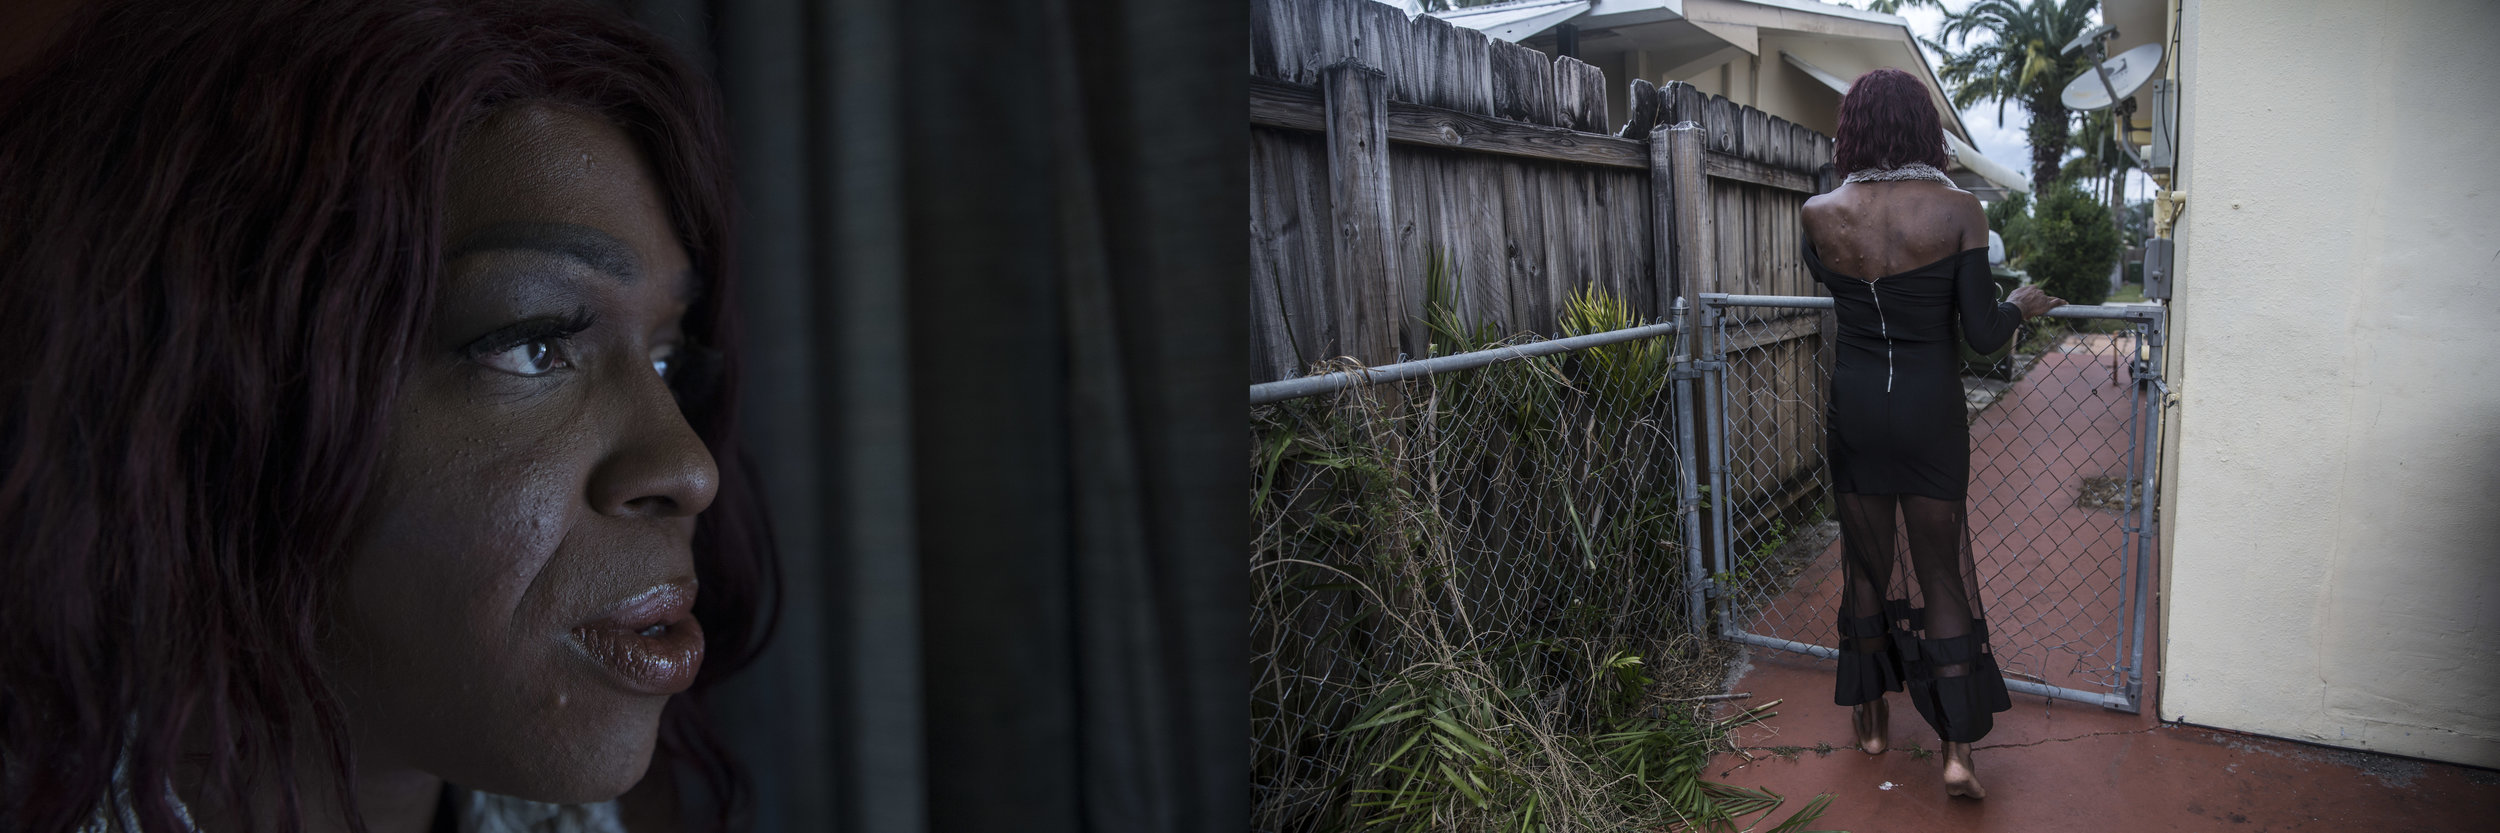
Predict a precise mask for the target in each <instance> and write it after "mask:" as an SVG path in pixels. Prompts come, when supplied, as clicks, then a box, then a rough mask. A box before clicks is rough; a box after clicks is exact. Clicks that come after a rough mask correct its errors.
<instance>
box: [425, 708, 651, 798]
mask: <svg viewBox="0 0 2500 833" xmlns="http://www.w3.org/2000/svg"><path fill="white" fill-rule="evenodd" d="M653 699H654V701H655V702H654V704H653V705H652V706H651V707H650V708H649V710H648V713H647V714H639V713H638V714H634V715H632V717H631V718H630V719H620V720H616V721H614V722H612V723H607V725H600V726H578V725H577V726H570V727H552V726H551V727H547V728H546V735H550V736H552V737H545V738H544V740H545V741H550V742H539V743H523V744H516V745H515V746H516V747H517V748H514V749H512V750H511V753H512V754H511V755H510V756H509V757H506V758H505V759H504V761H503V762H502V763H500V764H499V765H497V766H493V767H490V768H485V770H484V771H479V772H474V773H466V774H468V775H470V776H471V777H469V778H461V777H457V775H458V774H446V777H445V779H444V780H447V781H450V782H452V783H455V784H458V785H460V786H462V787H465V788H468V789H471V790H477V791H481V792H489V793H494V794H497V795H505V796H511V797H513V798H520V799H527V800H530V801H542V802H546V803H549V804H588V803H592V802H599V801H608V800H612V799H614V798H616V797H617V796H621V795H624V794H625V792H626V791H627V790H631V789H633V787H634V785H635V784H638V783H641V781H642V776H643V773H644V772H646V771H648V770H649V769H650V767H651V758H652V750H653V749H654V748H655V747H656V746H657V745H658V741H659V728H660V706H659V703H660V702H664V700H663V699H662V698H653ZM620 717H621V716H620Z"/></svg>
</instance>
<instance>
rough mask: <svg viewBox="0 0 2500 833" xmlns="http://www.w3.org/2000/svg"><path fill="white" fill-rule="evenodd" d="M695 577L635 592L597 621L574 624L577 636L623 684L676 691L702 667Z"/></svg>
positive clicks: (637, 688)
mask: <svg viewBox="0 0 2500 833" xmlns="http://www.w3.org/2000/svg"><path fill="white" fill-rule="evenodd" d="M694 595H695V585H694V582H693V581H692V580H686V581H682V582H672V583H669V584H662V585H658V586H656V587H652V588H650V589H648V590H644V591H642V592H641V593H638V594H635V595H634V596H633V597H632V598H630V599H627V600H625V601H624V602H622V603H620V604H618V605H617V606H616V608H615V610H613V611H611V612H610V613H608V615H606V616H605V617H602V618H601V619H600V620H599V621H596V622H592V623H590V624H587V625H583V626H581V627H578V628H574V629H573V642H574V644H577V645H580V646H581V648H582V651H583V653H585V654H588V655H589V656H590V658H591V659H592V660H595V661H597V662H598V663H599V664H600V665H602V666H606V667H607V669H608V670H609V671H610V672H613V673H614V674H615V675H616V677H617V679H618V680H620V681H622V682H623V683H624V684H625V687H626V688H628V689H631V690H633V691H636V692H640V693H643V694H658V695H667V694H676V693H678V692H681V691H685V690H686V688H687V687H689V686H692V685H694V675H695V672H697V671H700V670H702V668H703V625H702V624H701V623H699V622H696V621H695V619H694Z"/></svg>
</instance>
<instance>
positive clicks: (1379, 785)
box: [1250, 259, 1829, 831]
mask: <svg viewBox="0 0 2500 833" xmlns="http://www.w3.org/2000/svg"><path fill="white" fill-rule="evenodd" d="M1428 278H1429V280H1428V281H1427V285H1428V286H1430V287H1431V288H1432V299H1431V304H1430V306H1429V307H1428V314H1427V320H1428V322H1429V323H1430V325H1431V327H1432V330H1433V342H1434V345H1435V347H1434V351H1435V352H1436V353H1451V352H1463V351H1466V350H1471V349H1480V348H1482V347H1484V346H1486V345H1487V343H1488V342H1490V341H1493V340H1494V339H1496V338H1497V333H1498V330H1497V329H1496V328H1494V327H1492V326H1490V325H1486V324H1479V323H1474V322H1467V321H1465V320H1463V318H1462V317H1461V316H1459V315H1457V314H1456V313H1455V312H1454V308H1455V304H1454V302H1453V301H1452V298H1453V297H1454V296H1455V294H1456V289H1457V286H1458V284H1457V276H1456V275H1455V274H1454V273H1453V272H1452V271H1451V270H1450V269H1449V268H1448V266H1447V262H1446V260H1441V259H1436V261H1435V263H1434V265H1433V268H1432V269H1431V271H1430V272H1429V273H1428ZM1637 323H1639V322H1638V321H1636V320H1634V318H1633V316H1632V313H1631V311H1630V309H1629V307H1628V305H1625V304H1622V303H1620V302H1619V301H1617V300H1616V299H1612V298H1609V297H1607V296H1606V295H1604V294H1603V293H1600V292H1596V291H1594V290H1591V291H1584V292H1582V293H1579V294H1578V295H1575V296H1574V297H1573V298H1572V299H1571V302H1570V303H1569V304H1568V310H1567V312H1566V315H1565V320H1564V327H1565V330H1566V332H1571V333H1574V334H1578V333H1584V332H1603V331H1606V330H1613V329H1620V328H1623V327H1629V326H1633V325H1635V324H1637ZM1671 350H1672V345H1670V344H1668V343H1666V341H1665V340H1664V339H1651V340H1645V341H1640V342H1631V343H1624V344H1617V345H1610V346H1607V347H1601V348H1596V349H1593V350H1588V351H1582V352H1579V353H1575V354H1567V355H1562V356H1552V357H1545V358H1539V359H1530V360H1523V361H1515V362H1508V363H1504V364H1499V365H1495V366H1492V367H1487V368H1483V369H1480V370H1475V371H1469V372H1464V373H1459V374H1450V375H1445V376H1442V377H1437V378H1433V379H1429V380H1419V381H1415V382H1409V383H1402V384H1397V385H1383V386H1379V387H1374V388H1364V389H1357V390H1353V391H1348V392H1345V393H1343V394H1340V395H1338V396H1335V397H1331V398H1326V399H1305V400H1296V401H1290V402H1285V403H1280V404H1278V405H1273V406H1266V407H1261V408H1257V409H1254V410H1253V411H1252V413H1251V423H1252V436H1253V439H1254V442H1253V453H1252V457H1251V460H1250V464H1251V467H1252V474H1253V488H1252V493H1251V507H1250V508H1251V512H1252V515H1253V518H1254V521H1255V530H1256V533H1257V539H1256V541H1255V542H1254V546H1253V559H1254V561H1253V564H1252V567H1251V569H1252V571H1253V572H1252V575H1253V580H1254V581H1253V587H1254V593H1255V598H1254V600H1253V601H1254V605H1255V618H1254V620H1253V628H1252V630H1253V638H1254V640H1255V641H1256V642H1255V645H1256V647H1257V649H1258V650H1259V652H1260V654H1261V656H1260V657H1259V660H1260V663H1261V667H1260V668H1259V678H1258V683H1257V688H1256V691H1255V692H1254V695H1255V696H1254V700H1253V703H1254V705H1253V736H1254V739H1255V740H1256V741H1257V742H1258V743H1257V746H1256V750H1257V751H1256V755H1255V758H1254V761H1253V765H1254V777H1255V778H1256V784H1255V793H1254V795H1255V801H1256V807H1255V811H1254V812H1255V817H1254V824H1253V826H1254V828H1255V829H1259V830H1270V831H1288V830H1291V831H1357V830H1365V831H1368V830H1380V831H1445V830H1447V831H1495V830H1500V831H1545V830H1626V829H1632V830H1668V829H1693V830H1731V831H1732V830H1737V829H1740V827H1742V829H1748V830H1754V829H1764V830H1775V831H1796V830H1798V829H1799V828H1802V827H1804V826H1805V825H1807V824H1809V823H1811V822H1812V820H1813V819H1814V818H1816V817H1818V816H1819V815H1820V814H1821V813H1822V811H1823V808H1824V807H1825V806H1826V804H1827V803H1828V801H1829V798H1828V797H1817V798H1816V799H1815V800H1813V801H1810V802H1808V803H1807V804H1806V805H1805V806H1803V807H1802V808H1799V809H1797V810H1796V811H1795V812H1793V813H1790V814H1789V815H1788V817H1787V818H1785V819H1781V820H1778V821H1777V822H1774V821H1773V820H1772V818H1771V816H1773V815H1774V811H1775V810H1777V809H1778V808H1779V807H1781V806H1782V804H1783V803H1784V801H1783V799H1782V798H1781V797H1780V796H1778V795H1776V794H1772V793H1769V792H1764V791H1755V790H1746V789H1741V788H1737V787H1733V786H1728V785H1723V784H1714V783H1710V782H1706V781H1704V780H1703V779H1702V778H1701V773H1702V768H1703V767H1704V766H1705V765H1706V763H1707V761H1708V759H1709V757H1710V755H1711V753H1712V752H1713V750H1715V749H1719V748H1723V747H1724V746H1725V744H1726V740H1725V738H1726V735H1727V732H1728V731H1729V730H1730V729H1731V728H1733V727H1735V726H1738V725H1742V724H1744V723H1748V722H1752V721H1755V720H1760V719H1763V718H1765V717H1768V716H1769V715H1770V714H1771V713H1770V712H1769V711H1767V709H1768V707H1769V706H1768V705H1766V706H1763V707H1757V708H1756V709H1754V710H1751V711H1747V712H1741V713H1738V714H1737V715H1735V716H1733V717H1730V718H1726V719H1712V718H1710V717H1707V716H1706V715H1705V712H1704V710H1703V708H1702V706H1701V705H1700V704H1699V703H1698V702H1695V701H1693V700H1691V699H1690V697H1691V696H1692V695H1697V694H1701V693H1706V692H1710V691H1715V690H1716V689H1717V687H1718V685H1719V683H1720V681H1721V675H1722V674H1723V673H1724V660H1725V655H1726V649H1725V648H1724V647H1723V646H1721V645H1720V644H1719V643H1717V642H1715V641H1713V640H1709V639H1707V638H1705V637H1703V636H1701V635H1699V634H1698V632H1697V631H1698V629H1697V628H1696V627H1695V626H1694V624H1693V623H1691V622H1688V621H1685V615H1686V614H1685V612H1684V598H1685V597H1684V593H1685V586H1684V584H1685V582H1684V577H1683V570H1684V566H1683V563H1684V558H1683V550H1682V544H1681V542H1682V537H1681V536H1682V527H1681V525H1680V518H1681V516H1680V514H1679V508H1678V506H1677V502H1676V500H1675V497H1676V496H1675V494H1674V483H1675V480H1676V478H1675V476H1674V474H1675V472H1676V470H1677V469H1676V465H1675V456H1674V455H1675V453H1676V448H1675V447H1674V443H1673V442H1672V441H1671V438H1672V436H1673V423H1672V421H1671V418H1670V417H1671V414H1672V411H1671V409H1670V402H1669V400H1668V398H1667V385H1666V381H1667V370H1668V360H1669V356H1670V355H1671ZM1678 698H1681V699H1678ZM1771 705H1775V704H1771ZM1748 818H1753V821H1752V824H1751V826H1744V825H1745V824H1746V819H1748Z"/></svg>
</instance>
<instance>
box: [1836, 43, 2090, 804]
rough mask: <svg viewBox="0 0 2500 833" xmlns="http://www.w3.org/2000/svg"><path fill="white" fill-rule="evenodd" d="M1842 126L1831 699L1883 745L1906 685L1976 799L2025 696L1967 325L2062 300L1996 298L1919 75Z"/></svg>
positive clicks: (1889, 80) (1852, 91) (1983, 244)
mask: <svg viewBox="0 0 2500 833" xmlns="http://www.w3.org/2000/svg"><path fill="white" fill-rule="evenodd" d="M1839 133H1840V135H1839V139H1838V141H1837V142H1836V143H1835V145H1834V152H1833V165H1834V167H1836V168H1837V169H1838V172H1839V173H1840V174H1842V175H1843V176H1844V177H1845V179H1846V181H1845V182H1844V184H1842V185H1841V186H1840V188H1838V189H1836V190H1834V191H1832V192H1831V193H1828V194H1824V195H1821V196H1818V197H1815V198H1813V199H1810V200H1807V201H1806V205H1805V211H1804V215H1805V216H1804V220H1805V227H1806V250H1805V262H1806V267H1807V269H1809V270H1810V271H1812V272H1813V273H1814V276H1815V279H1816V280H1820V281H1822V282H1823V284H1824V285H1825V286H1826V287H1829V288H1830V290H1831V293H1832V298H1833V301H1834V303H1835V305H1836V307H1837V308H1838V314H1839V317H1840V342H1839V346H1838V349H1837V350H1836V356H1837V360H1836V362H1835V367H1834V368H1833V370H1832V386H1831V402H1830V405H1829V415H1828V419H1827V420H1826V425H1827V426H1828V430H1829V432H1830V435H1829V438H1828V444H1829V449H1830V452H1829V453H1830V458H1831V467H1832V491H1833V492H1834V493H1835V494H1836V497H1837V502H1838V504H1839V510H1840V524H1841V548H1842V551H1843V557H1842V563H1843V572H1844V576H1845V578H1846V581H1845V583H1844V584H1843V586H1842V588H1841V598H1840V623H1839V624H1840V637H1841V646H1840V670H1839V675H1838V679H1837V685H1836V686H1835V688H1834V693H1833V702H1834V703H1836V704H1838V705H1843V706H1851V707H1854V710H1853V712H1852V719H1853V720H1852V722H1853V725H1854V726H1855V727H1856V731H1857V737H1858V744H1859V747H1860V748H1862V749H1864V750H1866V752H1867V753H1868V754H1881V753H1882V752H1883V751H1884V748H1885V739H1884V733H1885V724H1886V721H1887V718H1888V710H1887V708H1886V706H1885V704H1884V693H1885V692H1888V691H1904V690H1906V691H1907V692H1908V693H1909V696H1910V704H1911V705H1912V706H1915V707H1917V709H1918V713H1919V716H1920V717H1923V718H1925V719H1926V720H1927V724H1928V725H1929V726H1933V727H1935V729H1936V734H1937V735H1938V736H1939V737H1940V738H1942V739H1943V741H1944V752H1945V770H1944V780H1945V792H1947V793H1948V794H1951V795H1958V796H1967V797H1969V798H1980V797H1982V796H1984V795H1985V791H1984V790H1982V789H1981V788H1980V785H1979V778H1978V773H1977V771H1976V770H1975V769H1974V768H1973V766H1972V763H1971V744H1972V743H1973V742H1975V741H1977V740H1979V739H1980V738H1982V737H1985V736H1986V735H1987V734H1988V729H1989V728H1990V726H1991V725H1992V724H1993V723H1994V718H1993V717H1992V716H1993V715H1994V714H1995V713H1996V712H2001V711H2005V710H2006V709H2009V708H2012V707H2013V706H2012V702H2011V701H2010V700H2008V699H2007V697H2006V692H2005V679H2004V678H2003V677H2002V676H2000V675H1999V673H1998V671H1997V664H1996V660H1995V658H1994V657H1992V656H1991V655H1990V654H1989V652H1988V623H1987V618H1986V614H1985V613H1984V612H1983V611H1982V609H1981V607H1980V602H1979V580H1978V577H1977V575H1976V574H1974V573H1973V571H1972V569H1971V548H1970V530H1969V528H1968V526H1967V525H1966V522H1965V516H1966V515H1967V512H1966V504H1965V500H1964V494H1965V492H1966V490H1967V487H1968V485H1969V482H1970V428H1969V426H1968V424H1967V423H1966V422H1965V417H1964V412H1963V402H1962V383H1961V373H1960V366H1961V357H1960V355H1959V353H1958V351H1957V350H1956V349H1955V347H1954V344H1953V339H1954V338H1956V337H1957V336H1956V334H1955V332H1954V329H1955V327H1954V325H1955V323H1956V322H1957V318H1958V322H1959V324H1960V325H1961V326H1960V329H1961V333H1960V336H1959V337H1961V338H1963V339H1964V340H1965V341H1966V342H1967V343H1969V344H1970V346H1971V347H1972V349H1975V350H1980V351H1983V352H1985V351H1991V350H1994V349H1996V348H1997V347H1999V346H2001V345H2003V344H2004V343H2005V341H2006V339H2008V338H2011V337H2013V334H2014V330H2015V327H2016V325H2018V324H2020V323H2021V322H2022V321H2023V320H2024V319H2026V318H2031V317H2034V316H2038V315H2041V314H2043V313H2046V312H2048V311H2049V310H2050V309H2052V308H2055V307H2057V306H2058V305H2060V304H2063V303H2065V302H2064V301H2062V300H2060V299H2057V298H2052V297H2049V296H2048V295H2047V294H2046V293H2043V292H2041V291H2040V290H2038V289H2036V288H2033V287H2028V286H2026V287H2023V288H2021V289H2018V290H2016V291H2015V292H2014V295H2013V298H2012V300H2010V301H2006V302H2001V303H2000V302H1998V301H1997V300H1996V295H1995V291H1994V288H1993V284H1992V283H1991V282H1990V281H1989V278H1988V219H1987V216H1986V215H1985V214H1983V213H1982V212H1981V211H1980V206H1979V199H1978V198H1977V197H1975V196H1972V195H1971V193H1970V192H1968V191H1964V190H1962V189H1959V188H1955V187H1953V183H1952V181H1951V180H1950V179H1947V178H1946V177H1945V175H1944V172H1943V171H1941V170H1939V168H1941V167H1942V166H1943V165H1944V164H1945V155H1944V130H1943V128H1942V127H1941V125H1940V123H1939V122H1938V120H1937V117H1936V108H1935V105H1934V104H1933V103H1931V102H1930V101H1929V97H1928V93H1927V88H1926V87H1925V86H1924V85H1922V84H1920V83H1919V82H1918V80H1917V79H1915V78H1912V77H1911V76H1910V75H1909V74H1908V73H1904V72H1902V71H1900V70H1896V69H1879V70H1875V71H1873V72H1869V73H1867V74H1865V75H1862V76H1859V77H1858V79H1857V81H1856V82H1854V83H1853V84H1851V85H1850V88H1849V92H1848V94H1847V95H1845V96H1843V97H1842V98H1841V102H1840V130H1839ZM1861 276H1863V277H1861ZM1896 530H1898V533H1896ZM1896 535H1898V536H1899V539H1906V541H1907V543H1908V545H1909V546H1908V550H1909V569H1908V570H1907V571H1906V572H1904V571H1898V570H1896V569H1895V563H1896V562H1897V561H1898V555H1897V553H1898V552H1899V549H1900V548H1899V547H1898V546H1897V545H1896V540H1897V539H1896ZM1896 576H1898V580H1896Z"/></svg>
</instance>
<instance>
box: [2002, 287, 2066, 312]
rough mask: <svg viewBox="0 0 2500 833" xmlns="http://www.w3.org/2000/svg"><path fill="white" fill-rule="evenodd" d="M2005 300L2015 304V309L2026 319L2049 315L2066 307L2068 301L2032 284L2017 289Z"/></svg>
mask: <svg viewBox="0 0 2500 833" xmlns="http://www.w3.org/2000/svg"><path fill="white" fill-rule="evenodd" d="M2005 300H2007V301H2011V302H2013V304H2014V308H2015V309H2018V310H2021V311H2022V314H2023V317H2024V318H2026V319H2030V318H2038V317H2040V316H2042V315H2046V314H2048V311H2049V310H2053V309H2056V308H2058V307H2062V306H2065V305H2066V299H2064V298H2059V297H2057V296H2054V295H2050V294H2048V293H2046V292H2042V291H2040V288H2039V287H2037V286H2032V285H2030V284H2024V285H2022V286H2018V287H2015V288H2014V294H2013V295H2011V296H2009V297H2007V298H2006V299H2005Z"/></svg>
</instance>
